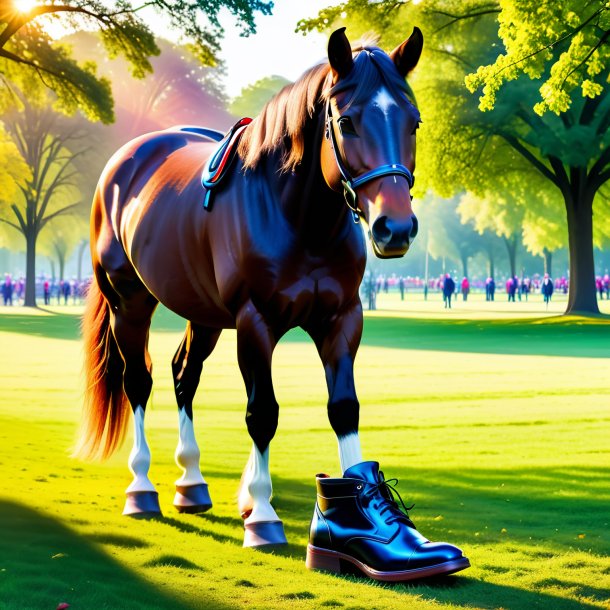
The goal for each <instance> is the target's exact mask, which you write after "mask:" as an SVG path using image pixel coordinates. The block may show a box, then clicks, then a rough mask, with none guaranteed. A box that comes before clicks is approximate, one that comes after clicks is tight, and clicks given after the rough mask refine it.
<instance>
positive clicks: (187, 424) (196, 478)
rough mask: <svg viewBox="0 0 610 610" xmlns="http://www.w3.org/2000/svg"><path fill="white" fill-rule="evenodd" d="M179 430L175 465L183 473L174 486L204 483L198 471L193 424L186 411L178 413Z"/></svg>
mask: <svg viewBox="0 0 610 610" xmlns="http://www.w3.org/2000/svg"><path fill="white" fill-rule="evenodd" d="M178 415H179V422H180V429H179V431H178V446H177V447H176V454H175V457H176V464H178V466H180V468H182V470H183V471H184V472H183V474H182V476H181V477H180V478H179V479H178V480H177V481H176V485H180V486H183V487H188V486H189V485H199V484H201V483H205V479H204V478H203V477H202V476H201V470H200V469H199V457H200V453H199V447H198V446H197V441H196V440H195V429H194V428H193V422H192V421H191V419H190V418H189V416H188V415H187V414H186V409H184V408H182V409H180V411H179V414H178Z"/></svg>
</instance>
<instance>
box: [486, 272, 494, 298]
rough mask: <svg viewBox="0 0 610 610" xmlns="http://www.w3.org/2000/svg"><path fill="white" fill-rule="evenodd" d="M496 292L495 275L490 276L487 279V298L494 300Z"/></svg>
mask: <svg viewBox="0 0 610 610" xmlns="http://www.w3.org/2000/svg"><path fill="white" fill-rule="evenodd" d="M495 294H496V282H495V280H494V279H493V277H491V276H489V277H488V278H487V279H486V280H485V300H486V301H493V300H494V298H495Z"/></svg>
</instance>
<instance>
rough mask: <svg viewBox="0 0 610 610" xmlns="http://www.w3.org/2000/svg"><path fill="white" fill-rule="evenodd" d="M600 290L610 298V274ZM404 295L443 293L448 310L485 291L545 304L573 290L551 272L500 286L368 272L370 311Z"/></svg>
mask: <svg viewBox="0 0 610 610" xmlns="http://www.w3.org/2000/svg"><path fill="white" fill-rule="evenodd" d="M595 285H596V290H597V291H598V293H599V298H600V299H604V298H605V299H610V274H608V273H606V274H605V275H603V276H597V278H596V280H595ZM392 289H394V290H397V291H399V292H400V297H401V300H404V299H405V293H407V292H408V291H413V292H420V291H423V292H424V295H425V296H426V297H427V295H428V294H429V293H432V292H436V293H441V294H442V296H443V302H444V304H445V308H448V309H449V308H451V302H452V299H453V300H456V299H457V298H458V297H459V296H460V295H461V297H462V300H463V301H467V300H468V295H469V294H470V292H471V291H472V290H477V291H481V292H483V291H484V292H485V300H486V301H495V300H496V299H498V298H499V296H498V291H499V290H501V291H502V292H503V294H504V295H505V297H504V298H506V299H507V300H508V301H509V302H511V301H512V302H515V301H517V300H519V301H522V300H525V301H527V300H528V298H529V295H530V294H539V295H541V296H542V297H543V301H544V302H545V303H547V304H548V303H549V302H550V301H551V298H552V296H553V294H557V293H560V294H567V293H568V290H569V279H568V278H566V277H565V276H561V277H559V278H556V279H553V278H552V277H551V276H550V275H549V274H548V273H545V274H543V275H539V274H535V275H533V276H532V277H529V276H522V277H518V276H513V277H508V278H507V279H505V280H504V279H503V280H501V281H500V283H499V285H498V284H497V283H496V280H495V278H493V277H487V278H486V279H485V280H479V279H475V280H472V281H471V280H470V279H469V278H467V277H462V279H461V280H459V278H458V277H457V276H455V275H454V276H452V275H451V274H450V273H445V274H442V275H440V276H439V277H435V278H431V279H430V280H429V281H428V283H427V284H426V282H425V281H424V280H423V279H422V278H419V277H410V276H408V277H403V276H398V275H395V274H392V275H382V274H379V275H377V276H375V275H374V274H373V273H371V272H370V271H369V272H367V273H366V275H365V277H364V280H363V282H362V293H363V294H362V296H363V301H364V303H365V305H366V304H368V308H369V309H376V298H377V295H378V294H380V293H382V292H384V293H388V292H389V291H390V290H392Z"/></svg>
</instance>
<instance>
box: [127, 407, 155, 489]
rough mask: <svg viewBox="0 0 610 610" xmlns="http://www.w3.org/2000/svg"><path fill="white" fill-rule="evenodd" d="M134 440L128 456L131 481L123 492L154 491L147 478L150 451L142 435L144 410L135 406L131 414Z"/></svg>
mask: <svg viewBox="0 0 610 610" xmlns="http://www.w3.org/2000/svg"><path fill="white" fill-rule="evenodd" d="M133 424H134V438H133V449H132V450H131V453H130V454H129V462H128V463H129V470H131V472H132V473H133V481H132V482H131V484H130V485H129V487H128V488H127V489H126V490H125V491H126V492H127V493H130V492H133V491H156V490H155V486H154V485H153V484H152V481H151V480H150V479H149V478H148V470H149V469H150V449H149V448H148V443H147V442H146V436H145V435H144V409H143V408H142V407H141V406H139V405H138V406H137V407H136V408H135V410H134V412H133Z"/></svg>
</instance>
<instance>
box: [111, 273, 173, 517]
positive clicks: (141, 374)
mask: <svg viewBox="0 0 610 610" xmlns="http://www.w3.org/2000/svg"><path fill="white" fill-rule="evenodd" d="M113 284H114V285H115V286H116V287H118V290H117V293H118V294H119V296H120V302H119V304H118V305H117V307H116V309H113V310H112V315H111V320H110V323H111V327H112V331H113V333H114V337H115V339H116V342H117V345H118V347H119V350H120V352H121V355H122V356H123V360H124V361H125V372H124V376H123V386H124V389H125V394H126V395H127V399H128V400H129V403H130V405H131V408H132V410H133V416H134V444H133V449H132V450H131V453H130V455H129V469H130V470H131V472H132V474H133V481H132V482H131V484H130V485H129V486H128V487H127V489H126V494H127V500H126V502H125V509H124V510H123V514H124V515H138V514H159V513H160V512H161V509H160V507H159V496H158V494H157V491H156V489H155V486H154V485H153V483H152V481H151V480H150V479H149V477H148V471H149V469H150V461H151V454H150V449H149V447H148V443H147V442H146V435H145V433H144V413H145V411H146V404H147V402H148V399H149V397H150V392H151V390H152V375H151V371H152V363H151V360H150V355H149V353H148V333H149V329H150V321H151V317H152V314H153V312H154V310H155V307H156V306H157V301H156V299H155V298H154V297H153V296H152V295H151V294H150V293H148V291H147V290H146V289H145V288H144V286H143V285H142V284H141V282H140V281H139V280H130V281H128V282H126V281H121V282H113Z"/></svg>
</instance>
